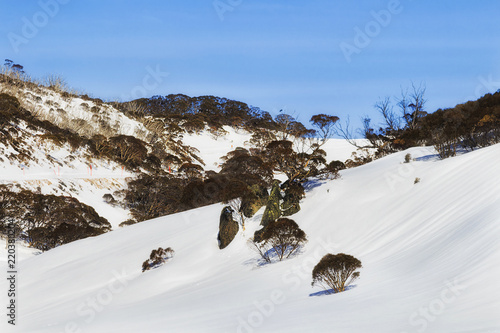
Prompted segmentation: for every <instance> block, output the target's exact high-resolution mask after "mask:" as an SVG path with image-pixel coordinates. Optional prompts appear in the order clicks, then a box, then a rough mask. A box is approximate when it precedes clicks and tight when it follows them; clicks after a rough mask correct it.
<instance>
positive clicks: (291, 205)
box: [281, 183, 305, 216]
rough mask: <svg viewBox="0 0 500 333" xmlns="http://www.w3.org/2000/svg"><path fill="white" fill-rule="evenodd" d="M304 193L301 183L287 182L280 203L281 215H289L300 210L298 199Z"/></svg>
mask: <svg viewBox="0 0 500 333" xmlns="http://www.w3.org/2000/svg"><path fill="white" fill-rule="evenodd" d="M304 193H305V192H304V188H303V187H302V185H301V184H299V183H292V184H287V187H286V188H285V197H284V198H283V203H282V204H281V215H282V216H290V215H293V214H295V213H297V212H298V211H300V199H302V198H303V197H304Z"/></svg>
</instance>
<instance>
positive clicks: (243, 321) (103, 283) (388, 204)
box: [0, 143, 500, 333]
mask: <svg viewBox="0 0 500 333" xmlns="http://www.w3.org/2000/svg"><path fill="white" fill-rule="evenodd" d="M233 144H234V143H233ZM407 153H411V155H412V156H413V158H415V160H414V161H412V162H411V163H407V164H406V163H403V161H404V156H405V154H407ZM332 158H333V157H332V156H329V159H332ZM213 162H214V163H215V162H216V161H215V160H214V161H213ZM499 163H500V145H495V146H491V147H488V148H484V149H481V150H477V151H474V152H471V153H468V154H464V155H461V156H457V157H454V158H449V159H446V160H443V161H441V160H437V158H436V156H435V155H434V151H433V149H431V148H413V149H410V150H408V151H405V152H401V153H397V154H393V155H390V156H387V157H385V158H382V159H380V160H377V161H375V162H372V163H369V164H367V165H364V166H361V167H358V168H354V169H348V170H344V171H342V178H341V179H337V180H332V181H321V182H320V181H318V182H315V183H314V182H313V183H311V184H310V186H309V188H308V191H307V196H306V199H304V201H303V202H302V204H301V205H302V210H301V211H300V212H299V213H297V214H296V215H293V216H292V218H293V219H294V220H295V221H296V222H297V223H298V224H299V226H300V227H301V228H302V229H303V230H304V231H305V232H306V234H307V236H308V239H309V242H308V243H307V245H306V246H305V248H304V249H303V251H302V253H301V254H300V255H298V256H296V257H294V258H291V259H288V260H286V261H283V262H280V263H274V264H269V265H264V266H259V265H258V263H257V259H258V255H257V254H256V253H255V252H253V251H252V250H251V249H250V248H249V246H248V244H247V240H248V239H249V238H250V237H251V236H252V235H253V231H254V230H256V229H257V228H258V224H259V218H260V217H261V214H262V210H261V211H260V212H259V213H258V214H257V215H256V216H255V217H254V218H253V219H251V220H249V221H248V222H247V223H246V225H247V229H246V231H245V232H242V231H241V230H240V232H239V234H238V235H237V237H236V239H235V240H234V241H233V242H232V243H231V244H230V245H229V246H228V247H227V248H225V249H224V250H219V249H218V246H217V232H218V224H219V216H220V211H221V208H222V205H219V204H216V205H212V206H208V207H204V208H199V209H196V210H192V211H187V212H183V213H180V214H175V215H170V216H166V217H162V218H158V219H155V220H151V221H147V222H143V223H140V224H136V225H133V226H130V227H127V228H123V229H120V230H116V231H113V232H110V233H107V234H104V235H102V236H98V237H94V238H88V239H84V240H80V241H76V242H73V243H70V244H67V245H63V246H60V247H58V248H55V249H52V250H50V251H48V252H46V253H44V254H43V255H38V256H34V257H31V258H29V259H25V260H23V261H22V262H21V263H20V265H19V284H18V290H19V297H18V305H19V312H18V314H19V317H18V325H17V326H16V327H15V328H12V327H7V326H8V325H7V324H6V323H5V320H3V321H2V324H1V325H2V326H1V331H2V332H8V331H12V332H14V331H15V332H92V333H98V332H106V333H108V332H121V333H123V332H363V333H365V332H408V333H409V332H464V333H465V332H499V331H500V316H499V315H498V314H499V313H500V283H499V282H498V275H499V273H500V268H499V266H498V263H499V262H500V242H499V239H500V177H498V164H499ZM207 164H208V163H207ZM416 178H420V182H418V183H417V184H415V179H416ZM159 246H162V247H172V248H173V249H174V250H175V256H174V257H173V259H172V260H171V261H169V262H168V263H166V264H165V265H164V266H162V267H160V268H158V269H155V270H152V271H148V272H146V273H141V264H142V262H143V261H144V260H146V259H147V258H148V256H149V254H150V252H151V250H152V249H156V248H158V247H159ZM328 252H330V253H338V252H344V253H348V254H351V255H354V256H355V257H357V258H359V259H360V260H361V261H362V263H363V268H362V269H361V278H360V279H359V280H358V281H357V283H356V285H355V287H354V288H352V289H350V290H348V291H347V292H344V293H341V294H334V295H322V296H320V295H318V292H320V290H319V289H317V288H313V287H311V271H312V268H313V267H314V265H315V264H316V263H317V262H318V261H319V260H320V258H321V257H322V256H323V255H324V254H326V253H328ZM1 255H2V257H5V250H3V249H2V251H1ZM6 287H7V286H6V280H5V279H1V283H0V289H1V290H6ZM319 294H321V293H319ZM2 295H3V294H2ZM2 297H6V296H5V295H3V296H2ZM3 303H4V304H5V302H3Z"/></svg>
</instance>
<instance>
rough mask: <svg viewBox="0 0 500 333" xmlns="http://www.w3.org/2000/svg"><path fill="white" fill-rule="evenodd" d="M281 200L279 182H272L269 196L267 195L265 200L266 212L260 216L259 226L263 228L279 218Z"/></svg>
mask: <svg viewBox="0 0 500 333" xmlns="http://www.w3.org/2000/svg"><path fill="white" fill-rule="evenodd" d="M281 199H282V198H281V193H280V181H279V180H274V181H273V187H272V189H271V194H269V198H268V199H267V204H266V210H265V211H264V215H263V216H262V220H261V221H260V225H263V226H264V227H265V226H266V225H268V224H269V223H270V222H272V221H275V220H276V219H278V218H279V217H280V216H281V209H280V200H281Z"/></svg>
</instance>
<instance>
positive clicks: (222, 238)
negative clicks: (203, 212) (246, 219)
mask: <svg viewBox="0 0 500 333" xmlns="http://www.w3.org/2000/svg"><path fill="white" fill-rule="evenodd" d="M233 212H234V211H233V209H232V208H231V207H229V206H226V207H224V208H223V209H222V212H221V214H220V222H219V234H218V235H217V240H218V241H219V249H221V250H222V249H223V248H225V247H226V246H228V245H229V244H230V243H231V242H232V241H233V239H234V237H235V236H236V234H237V233H238V230H239V225H238V222H237V221H235V220H234V219H233Z"/></svg>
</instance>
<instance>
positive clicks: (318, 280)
mask: <svg viewBox="0 0 500 333" xmlns="http://www.w3.org/2000/svg"><path fill="white" fill-rule="evenodd" d="M361 267H362V266H361V261H359V260H358V259H356V258H354V257H353V256H351V255H349V254H344V253H339V254H330V253H329V254H327V255H325V256H324V257H323V258H321V260H320V261H319V263H318V264H317V265H316V266H314V269H313V272H312V277H313V282H312V285H313V286H314V285H320V286H321V287H323V288H324V289H325V290H332V291H333V292H335V293H339V292H342V291H345V288H346V287H348V286H349V285H350V284H351V283H352V282H354V281H355V280H356V279H357V278H358V277H359V272H356V270H357V269H358V268H361Z"/></svg>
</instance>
